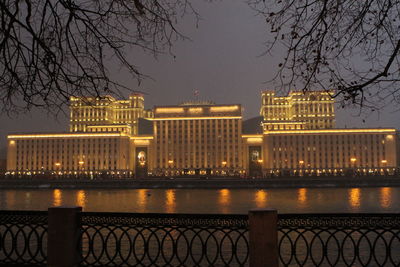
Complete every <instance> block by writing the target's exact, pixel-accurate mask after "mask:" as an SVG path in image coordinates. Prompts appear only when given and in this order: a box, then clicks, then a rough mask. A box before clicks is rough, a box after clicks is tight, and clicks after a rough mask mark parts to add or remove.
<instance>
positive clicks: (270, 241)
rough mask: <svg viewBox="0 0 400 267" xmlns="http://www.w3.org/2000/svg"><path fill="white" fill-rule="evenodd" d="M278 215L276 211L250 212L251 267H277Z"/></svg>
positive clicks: (255, 210) (260, 210)
mask: <svg viewBox="0 0 400 267" xmlns="http://www.w3.org/2000/svg"><path fill="white" fill-rule="evenodd" d="M277 223H278V215H277V211H276V210H275V209H254V210H250V211H249V225H250V234H249V235H250V267H277V266H279V255H278V253H279V252H278V227H277Z"/></svg>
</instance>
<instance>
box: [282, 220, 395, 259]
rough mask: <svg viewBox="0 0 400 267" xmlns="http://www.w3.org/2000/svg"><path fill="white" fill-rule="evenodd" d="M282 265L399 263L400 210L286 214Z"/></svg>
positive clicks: (283, 222) (283, 231) (283, 226)
mask: <svg viewBox="0 0 400 267" xmlns="http://www.w3.org/2000/svg"><path fill="white" fill-rule="evenodd" d="M278 247H279V258H280V264H281V266H399V265H400V214H283V215H279V221H278Z"/></svg>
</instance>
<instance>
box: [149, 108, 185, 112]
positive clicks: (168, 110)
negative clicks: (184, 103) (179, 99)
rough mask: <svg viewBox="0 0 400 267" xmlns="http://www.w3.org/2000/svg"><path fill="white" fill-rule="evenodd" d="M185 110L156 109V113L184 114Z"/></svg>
mask: <svg viewBox="0 0 400 267" xmlns="http://www.w3.org/2000/svg"><path fill="white" fill-rule="evenodd" d="M183 110H184V109H183V108H156V113H183Z"/></svg>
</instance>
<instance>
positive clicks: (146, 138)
mask: <svg viewBox="0 0 400 267" xmlns="http://www.w3.org/2000/svg"><path fill="white" fill-rule="evenodd" d="M130 139H134V140H136V139H139V140H143V139H145V140H153V139H154V137H153V136H150V135H149V136H132V137H130Z"/></svg>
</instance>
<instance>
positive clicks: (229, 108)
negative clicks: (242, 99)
mask: <svg viewBox="0 0 400 267" xmlns="http://www.w3.org/2000/svg"><path fill="white" fill-rule="evenodd" d="M237 110H239V106H237V105H235V106H222V107H210V111H211V112H230V111H237Z"/></svg>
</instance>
